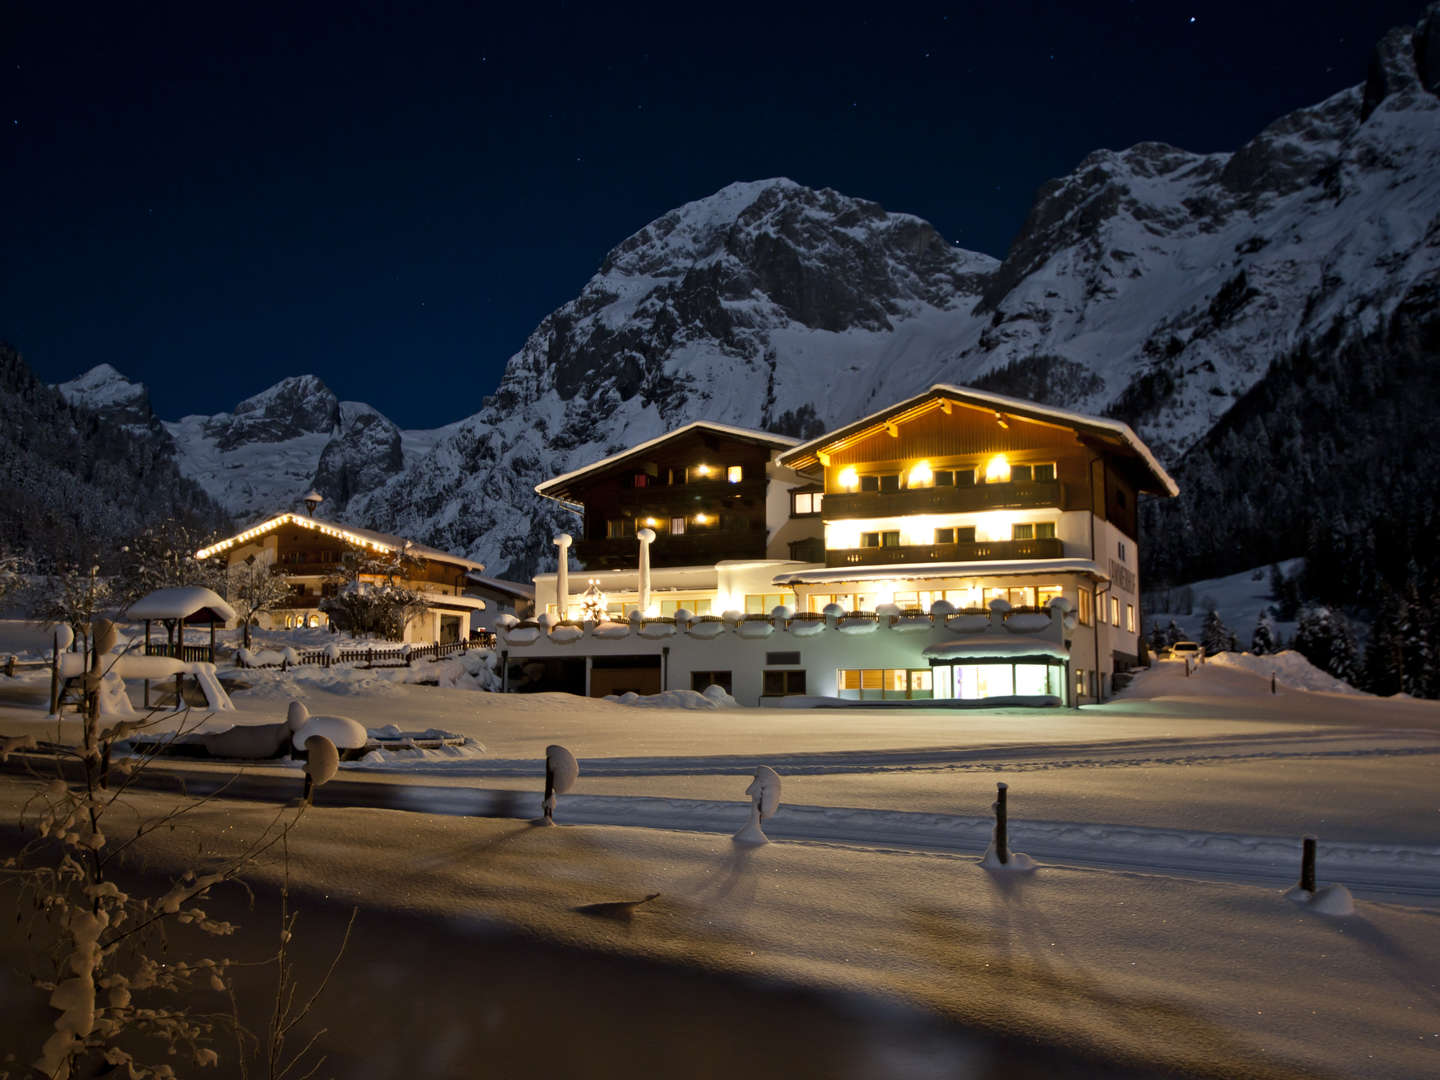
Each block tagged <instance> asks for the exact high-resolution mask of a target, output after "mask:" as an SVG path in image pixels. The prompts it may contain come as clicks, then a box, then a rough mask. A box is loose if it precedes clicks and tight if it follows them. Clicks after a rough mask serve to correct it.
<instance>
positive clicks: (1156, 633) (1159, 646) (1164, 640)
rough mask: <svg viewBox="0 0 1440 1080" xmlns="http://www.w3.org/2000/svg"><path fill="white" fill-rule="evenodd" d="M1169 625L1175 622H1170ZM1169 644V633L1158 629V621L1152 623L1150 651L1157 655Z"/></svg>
mask: <svg viewBox="0 0 1440 1080" xmlns="http://www.w3.org/2000/svg"><path fill="white" fill-rule="evenodd" d="M1170 625H1171V626H1174V625H1175V624H1174V623H1171V624H1170ZM1169 645H1170V637H1169V635H1168V634H1166V633H1165V631H1164V630H1161V629H1160V624H1159V623H1158V622H1157V623H1152V624H1151V626H1150V651H1151V652H1152V653H1154V654H1155V655H1156V656H1159V655H1160V654H1161V653H1163V652H1164V651H1165V650H1166V649H1167V648H1168V647H1169Z"/></svg>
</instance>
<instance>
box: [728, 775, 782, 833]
mask: <svg viewBox="0 0 1440 1080" xmlns="http://www.w3.org/2000/svg"><path fill="white" fill-rule="evenodd" d="M745 794H746V795H749V796H750V820H749V821H748V822H746V823H745V827H744V828H743V829H741V830H740V831H739V832H737V833H736V834H735V842H736V843H740V844H768V843H769V842H770V838H769V837H768V836H766V835H765V833H764V831H763V830H762V829H761V828H760V823H761V822H763V821H764V820H765V819H766V818H767V817H773V816H774V815H775V811H777V810H779V809H780V774H779V773H777V772H776V771H775V770H774V769H772V768H770V766H769V765H756V766H755V778H754V779H753V780H751V781H750V786H749V787H747V788H746V789H745Z"/></svg>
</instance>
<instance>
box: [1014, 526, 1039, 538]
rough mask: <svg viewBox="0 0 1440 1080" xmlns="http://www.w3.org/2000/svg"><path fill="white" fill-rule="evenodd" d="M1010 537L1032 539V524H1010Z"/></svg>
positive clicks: (1033, 527) (1033, 534)
mask: <svg viewBox="0 0 1440 1080" xmlns="http://www.w3.org/2000/svg"><path fill="white" fill-rule="evenodd" d="M1010 539H1012V540H1034V539H1035V526H1034V525H1019V524H1016V525H1012V526H1010Z"/></svg>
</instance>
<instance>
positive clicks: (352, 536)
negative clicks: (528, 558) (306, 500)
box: [195, 512, 485, 570]
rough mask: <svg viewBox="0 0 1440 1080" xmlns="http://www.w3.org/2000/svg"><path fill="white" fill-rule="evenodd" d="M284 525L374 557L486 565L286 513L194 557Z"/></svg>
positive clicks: (220, 550)
mask: <svg viewBox="0 0 1440 1080" xmlns="http://www.w3.org/2000/svg"><path fill="white" fill-rule="evenodd" d="M285 525H298V526H300V527H301V528H302V529H311V530H313V531H315V532H318V533H320V534H322V535H324V536H329V537H331V538H332V539H335V540H340V541H343V542H344V543H347V544H351V545H353V546H355V547H358V548H362V549H364V550H366V551H373V552H376V553H377V554H382V555H388V554H391V553H392V552H396V551H400V550H402V549H404V550H406V551H408V552H409V553H410V554H412V555H414V556H415V557H417V558H420V559H427V560H430V561H433V562H449V563H454V564H455V565H457V566H463V567H465V568H466V569H467V570H484V569H485V564H484V563H482V562H476V561H475V560H474V559H467V558H465V557H463V556H461V555H451V554H450V553H449V552H448V551H441V550H440V549H439V548H432V547H427V546H426V545H424V544H416V543H414V542H412V541H408V540H405V539H404V538H403V537H399V536H388V535H386V534H385V533H377V532H374V531H372V530H370V529H358V528H355V527H353V526H348V525H340V524H337V523H336V522H333V521H324V520H322V519H321V518H315V517H310V516H309V515H307V514H294V513H289V512H286V513H284V514H276V515H275V516H274V517H272V518H266V519H265V520H264V521H262V522H260V523H259V524H257V525H252V526H250V528H248V529H246V530H245V531H244V532H238V533H236V534H235V535H234V536H230V537H226V538H225V539H224V540H220V541H217V542H216V543H214V544H211V545H210V546H209V547H203V548H201V549H200V550H199V551H197V552H195V558H196V559H199V560H204V559H208V558H210V557H211V556H212V555H221V554H224V553H225V552H227V551H229V550H231V549H232V548H236V547H240V546H242V545H244V544H248V543H250V542H251V541H252V540H258V539H259V538H260V537H262V536H264V535H265V534H266V533H272V532H274V531H275V530H276V529H279V528H281V527H283V526H285Z"/></svg>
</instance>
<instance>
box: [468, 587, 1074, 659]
mask: <svg viewBox="0 0 1440 1080" xmlns="http://www.w3.org/2000/svg"><path fill="white" fill-rule="evenodd" d="M1074 625H1075V617H1074V616H1073V615H1072V614H1070V604H1069V601H1067V600H1065V599H1063V598H1061V597H1057V598H1056V599H1054V600H1052V601H1051V602H1050V604H1049V605H1048V606H1047V607H1045V608H1011V606H1010V605H1009V604H1008V603H1007V602H1006V601H1004V600H992V601H991V602H990V607H989V608H988V609H985V608H980V609H973V610H967V611H957V610H956V609H955V608H954V607H953V606H952V605H950V604H949V603H947V602H946V601H944V600H937V601H936V602H935V603H934V604H933V605H932V606H931V608H930V611H929V612H928V613H927V612H924V611H921V610H920V609H919V608H908V609H901V608H899V607H897V606H896V605H894V604H878V605H876V609H875V610H874V611H846V610H844V609H843V608H842V607H841V606H840V605H838V604H829V605H827V606H826V608H825V610H824V612H823V613H819V614H816V613H810V612H805V613H796V612H795V611H794V610H793V609H791V608H789V607H784V606H781V607H777V608H775V609H774V610H773V611H772V612H770V614H768V615H761V614H755V613H751V614H744V613H742V612H738V611H727V612H726V613H725V614H724V615H718V616H717V615H695V614H694V613H692V612H690V611H686V610H685V609H683V608H682V609H681V610H679V611H677V612H676V613H675V614H674V616H673V617H671V616H665V617H659V618H655V617H651V618H645V617H643V616H641V614H640V613H639V612H638V611H631V613H630V617H629V618H628V619H627V620H625V621H619V622H617V621H612V620H608V619H604V620H595V619H586V620H584V621H575V620H569V619H559V618H557V617H555V616H554V615H550V614H548V613H547V614H544V615H541V616H540V617H539V618H538V619H527V620H524V621H522V620H520V619H517V618H516V617H515V616H513V615H502V616H501V617H500V618H499V619H497V620H496V635H497V640H498V642H499V643H500V644H503V645H506V646H520V647H523V646H526V645H535V644H539V643H546V644H550V645H572V644H574V643H576V642H579V641H582V640H584V639H587V638H596V639H599V640H612V639H615V638H625V637H632V636H633V637H639V638H645V639H650V640H656V639H660V638H667V637H672V636H675V635H678V634H684V635H686V636H688V637H691V638H698V639H702V640H705V639H714V638H717V637H720V636H721V635H722V634H730V635H734V636H737V637H741V638H766V637H770V636H771V635H773V634H792V635H795V636H797V637H810V636H812V635H815V634H819V633H825V632H838V633H842V634H868V633H873V632H876V631H883V632H888V633H908V632H912V631H935V630H940V631H946V632H950V633H958V634H965V635H974V634H996V635H1001V634H1004V635H1017V634H1018V635H1045V636H1049V637H1055V636H1061V637H1063V632H1064V630H1066V629H1073V627H1074Z"/></svg>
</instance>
